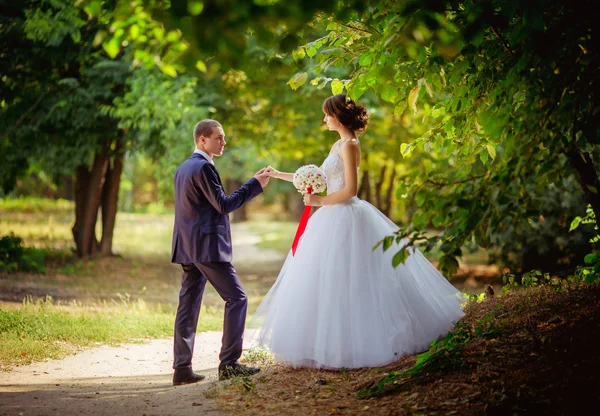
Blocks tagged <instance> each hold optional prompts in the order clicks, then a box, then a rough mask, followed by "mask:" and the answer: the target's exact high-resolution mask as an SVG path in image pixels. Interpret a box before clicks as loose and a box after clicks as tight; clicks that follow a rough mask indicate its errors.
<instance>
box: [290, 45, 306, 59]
mask: <svg viewBox="0 0 600 416" xmlns="http://www.w3.org/2000/svg"><path fill="white" fill-rule="evenodd" d="M305 56H306V53H305V52H304V48H300V49H295V50H293V51H292V58H294V61H296V62H298V61H300V60H301V59H303V58H304V57H305Z"/></svg>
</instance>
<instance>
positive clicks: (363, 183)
mask: <svg viewBox="0 0 600 416" xmlns="http://www.w3.org/2000/svg"><path fill="white" fill-rule="evenodd" d="M358 197H359V198H360V199H364V200H365V201H368V202H371V200H372V198H371V181H370V179H369V171H368V170H366V169H365V170H364V171H363V173H362V178H361V180H360V187H359V188H358Z"/></svg>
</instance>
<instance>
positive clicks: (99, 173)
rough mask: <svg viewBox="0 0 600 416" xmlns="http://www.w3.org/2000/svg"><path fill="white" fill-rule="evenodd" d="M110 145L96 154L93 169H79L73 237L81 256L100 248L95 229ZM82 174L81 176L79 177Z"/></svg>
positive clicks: (107, 144)
mask: <svg viewBox="0 0 600 416" xmlns="http://www.w3.org/2000/svg"><path fill="white" fill-rule="evenodd" d="M108 146H109V143H108V142H107V143H106V144H105V145H104V147H103V149H102V152H101V153H99V154H97V155H96V157H95V158H94V163H93V164H92V168H91V170H88V169H87V167H80V168H78V169H77V174H78V178H77V180H76V181H77V185H76V195H75V225H74V226H73V237H74V238H75V245H76V246H77V255H78V256H79V257H87V256H91V255H93V254H95V253H96V251H97V249H98V242H97V240H96V232H95V229H96V220H97V218H98V209H99V208H100V202H101V198H102V187H103V185H104V176H105V174H106V168H107V166H108ZM80 175H81V178H79V176H80Z"/></svg>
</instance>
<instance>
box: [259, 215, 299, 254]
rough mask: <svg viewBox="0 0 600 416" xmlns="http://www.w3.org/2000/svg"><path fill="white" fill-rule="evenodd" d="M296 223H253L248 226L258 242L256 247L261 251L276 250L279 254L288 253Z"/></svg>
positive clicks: (262, 221)
mask: <svg viewBox="0 0 600 416" xmlns="http://www.w3.org/2000/svg"><path fill="white" fill-rule="evenodd" d="M297 228H298V223H297V222H291V221H264V220H261V221H253V222H252V223H251V224H250V225H249V230H250V231H252V232H254V233H256V234H257V235H258V236H259V238H260V240H259V242H258V243H257V246H258V247H260V248H263V249H269V250H276V251H279V252H280V253H287V252H288V251H290V247H291V246H292V242H293V241H294V236H295V235H296V229H297Z"/></svg>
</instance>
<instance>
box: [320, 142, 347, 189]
mask: <svg viewBox="0 0 600 416" xmlns="http://www.w3.org/2000/svg"><path fill="white" fill-rule="evenodd" d="M321 168H322V169H323V171H324V172H325V175H326V176H327V195H329V194H332V193H334V192H337V191H339V190H340V189H342V188H343V187H344V186H345V185H346V181H345V179H344V162H342V159H341V158H340V156H339V155H338V154H337V153H333V152H332V153H330V154H329V156H327V158H326V159H325V160H324V161H323V165H321Z"/></svg>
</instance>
